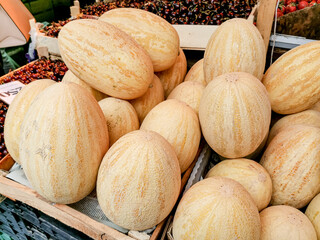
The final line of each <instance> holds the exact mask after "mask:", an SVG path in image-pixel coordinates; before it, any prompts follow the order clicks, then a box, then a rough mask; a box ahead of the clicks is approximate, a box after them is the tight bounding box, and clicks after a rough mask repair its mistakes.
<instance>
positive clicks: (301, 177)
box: [260, 125, 320, 208]
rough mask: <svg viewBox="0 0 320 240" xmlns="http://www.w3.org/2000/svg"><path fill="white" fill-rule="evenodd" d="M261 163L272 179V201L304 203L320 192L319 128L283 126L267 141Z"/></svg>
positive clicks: (284, 203) (274, 202) (272, 202)
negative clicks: (283, 127) (268, 142)
mask: <svg viewBox="0 0 320 240" xmlns="http://www.w3.org/2000/svg"><path fill="white" fill-rule="evenodd" d="M260 164H261V165H262V166H263V167H264V168H265V169H266V170H267V171H268V173H269V174H270V176H271V179H272V186H273V191H272V197H271V204H272V205H289V206H292V207H295V208H302V207H304V206H306V205H307V204H308V203H309V202H310V201H311V199H312V198H313V197H314V196H315V195H316V194H318V193H319V192H320V178H319V176H320V129H319V128H316V127H312V126H306V125H294V126H289V127H287V128H285V129H284V130H283V131H281V132H279V133H278V134H277V135H276V136H275V137H274V138H273V140H272V141H271V142H270V144H269V145H268V147H267V149H266V151H265V152H264V154H263V156H262V158H261V161H260Z"/></svg>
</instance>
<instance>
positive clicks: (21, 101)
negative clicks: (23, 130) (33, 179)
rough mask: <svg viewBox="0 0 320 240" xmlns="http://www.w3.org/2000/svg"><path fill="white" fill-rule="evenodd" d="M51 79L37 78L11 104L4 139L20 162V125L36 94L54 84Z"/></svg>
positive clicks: (13, 156) (5, 124) (8, 148)
mask: <svg viewBox="0 0 320 240" xmlns="http://www.w3.org/2000/svg"><path fill="white" fill-rule="evenodd" d="M54 83H55V81H53V80H49V79H42V80H36V81H34V82H31V83H30V84H28V85H27V86H25V87H23V88H22V89H21V91H20V92H19V93H18V95H17V96H16V97H15V98H14V99H13V101H12V103H11V104H10V105H9V108H8V112H7V115H6V119H5V123H4V130H3V131H4V141H5V143H6V147H7V150H8V152H9V153H10V155H11V157H12V158H13V159H14V160H15V161H16V162H17V163H19V164H21V162H20V157H19V138H20V127H21V124H22V121H23V119H24V116H25V114H26V112H27V111H28V109H29V106H30V104H31V103H32V101H33V100H34V99H35V98H36V96H37V95H38V94H39V93H40V92H41V91H42V90H44V89H45V88H47V87H49V86H51V85H52V84H54Z"/></svg>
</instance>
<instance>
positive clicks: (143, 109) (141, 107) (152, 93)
mask: <svg viewBox="0 0 320 240" xmlns="http://www.w3.org/2000/svg"><path fill="white" fill-rule="evenodd" d="M163 100H164V91H163V87H162V84H161V82H160V79H159V78H158V77H157V75H154V76H153V81H152V83H151V84H150V85H149V89H148V90H147V92H146V93H145V94H144V95H143V96H141V97H139V98H136V99H133V100H131V101H130V103H131V104H132V106H133V107H134V109H135V110H136V112H137V115H138V118H139V122H140V124H141V123H142V121H143V119H144V118H145V117H146V116H147V114H148V113H149V112H150V111H151V109H152V108H154V107H155V106H156V105H157V104H159V103H160V102H162V101H163Z"/></svg>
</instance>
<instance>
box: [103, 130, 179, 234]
mask: <svg viewBox="0 0 320 240" xmlns="http://www.w3.org/2000/svg"><path fill="white" fill-rule="evenodd" d="M180 185H181V175H180V168H179V162H178V159H177V156H176V154H175V152H174V150H173V148H172V146H171V145H170V144H169V143H168V142H167V141H166V140H165V139H164V138H163V137H161V136H160V135H159V134H157V133H155V132H151V131H143V130H137V131H134V132H131V133H128V134H126V135H124V136H123V137H121V138H120V139H119V140H118V141H117V142H116V143H115V144H113V146H112V147H111V148H110V149H109V151H108V152H107V154H106V155H105V156H104V158H103V161H102V163H101V166H100V169H99V174H98V180H97V196H98V201H99V204H100V206H101V209H102V210H103V212H104V213H105V215H106V216H107V217H108V218H109V219H110V220H111V221H112V222H114V223H116V224H118V225H119V226H122V227H124V228H127V229H133V230H145V229H148V228H151V227H153V226H155V225H156V224H158V223H160V222H161V221H162V220H163V219H164V218H165V217H167V216H168V214H169V213H170V211H171V210H172V208H173V206H174V204H175V202H176V201H177V198H178V196H179V191H180Z"/></svg>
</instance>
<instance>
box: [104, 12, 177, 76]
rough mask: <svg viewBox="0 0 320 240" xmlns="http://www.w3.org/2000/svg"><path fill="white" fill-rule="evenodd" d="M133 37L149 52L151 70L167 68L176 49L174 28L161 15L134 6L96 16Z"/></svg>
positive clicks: (173, 58) (173, 57)
mask: <svg viewBox="0 0 320 240" xmlns="http://www.w3.org/2000/svg"><path fill="white" fill-rule="evenodd" d="M99 20H101V21H105V22H108V23H111V24H113V25H114V26H116V27H118V28H119V29H121V30H122V31H124V32H126V33H128V34H129V35H130V36H131V37H133V38H134V39H135V40H136V41H137V42H138V43H139V44H140V45H141V46H142V47H143V48H144V49H145V50H146V51H147V52H148V54H149V55H150V58H151V60H152V63H153V68H154V71H155V72H160V71H164V70H166V69H168V68H170V67H171V66H172V65H173V64H174V63H175V61H176V58H177V56H178V53H179V46H180V39H179V35H178V33H177V31H176V30H175V29H174V28H173V27H172V26H171V24H169V23H168V22H167V21H166V20H164V19H163V18H161V17H159V16H157V15H156V14H154V13H151V12H148V11H145V10H141V9H136V8H117V9H112V10H110V11H107V12H105V13H104V14H103V15H101V17H100V18H99Z"/></svg>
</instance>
